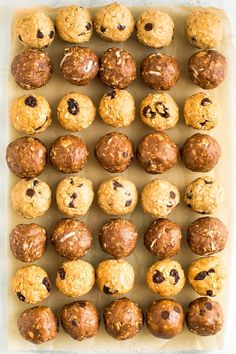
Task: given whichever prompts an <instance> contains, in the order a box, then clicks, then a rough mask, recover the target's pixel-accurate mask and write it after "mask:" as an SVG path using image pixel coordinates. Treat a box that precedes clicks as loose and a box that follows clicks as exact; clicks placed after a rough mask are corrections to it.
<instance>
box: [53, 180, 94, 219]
mask: <svg viewBox="0 0 236 354" xmlns="http://www.w3.org/2000/svg"><path fill="white" fill-rule="evenodd" d="M93 197H94V192H93V184H92V181H90V180H89V179H87V178H85V177H79V176H73V177H67V178H65V179H63V180H62V181H61V182H60V183H59V184H58V185H57V188H56V202H57V206H58V209H59V210H60V211H61V212H62V213H64V214H66V215H68V216H71V217H77V216H83V215H86V214H87V212H88V210H89V208H90V206H91V204H92V202H93Z"/></svg>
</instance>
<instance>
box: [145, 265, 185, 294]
mask: <svg viewBox="0 0 236 354" xmlns="http://www.w3.org/2000/svg"><path fill="white" fill-rule="evenodd" d="M147 284H148V286H149V288H150V289H151V290H152V291H153V292H154V293H156V294H158V295H160V296H175V295H177V294H178V293H179V292H180V291H181V290H182V289H183V287H184V285H185V276H184V271H183V269H182V267H181V265H180V263H179V262H177V261H174V260H171V259H162V260H160V261H157V262H156V263H154V264H153V265H152V266H151V267H150V268H149V269H148V271H147Z"/></svg>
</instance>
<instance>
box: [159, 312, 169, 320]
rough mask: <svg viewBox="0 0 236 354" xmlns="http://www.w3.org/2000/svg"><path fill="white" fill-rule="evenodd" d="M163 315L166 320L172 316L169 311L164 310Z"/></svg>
mask: <svg viewBox="0 0 236 354" xmlns="http://www.w3.org/2000/svg"><path fill="white" fill-rule="evenodd" d="M161 317H162V318H164V320H168V318H169V317H170V313H169V311H162V313H161Z"/></svg>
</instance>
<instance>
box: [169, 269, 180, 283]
mask: <svg viewBox="0 0 236 354" xmlns="http://www.w3.org/2000/svg"><path fill="white" fill-rule="evenodd" d="M170 276H171V277H173V278H174V279H175V282H174V285H176V284H177V283H178V281H179V280H180V277H179V273H178V272H177V270H176V269H171V271H170Z"/></svg>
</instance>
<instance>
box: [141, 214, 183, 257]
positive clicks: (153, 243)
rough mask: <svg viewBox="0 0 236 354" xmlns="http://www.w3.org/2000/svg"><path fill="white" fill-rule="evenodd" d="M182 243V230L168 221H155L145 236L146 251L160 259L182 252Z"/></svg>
mask: <svg viewBox="0 0 236 354" xmlns="http://www.w3.org/2000/svg"><path fill="white" fill-rule="evenodd" d="M181 241H182V232H181V228H180V227H179V225H178V224H176V223H175V222H173V221H170V220H168V219H157V220H154V221H153V222H152V223H151V225H150V226H149V228H148V229H147V231H146V232H145V235H144V245H145V247H146V249H147V250H148V251H149V252H150V253H151V254H153V255H154V256H157V257H160V258H169V257H173V256H176V254H177V253H179V251H180V247H181Z"/></svg>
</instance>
